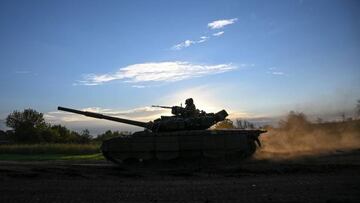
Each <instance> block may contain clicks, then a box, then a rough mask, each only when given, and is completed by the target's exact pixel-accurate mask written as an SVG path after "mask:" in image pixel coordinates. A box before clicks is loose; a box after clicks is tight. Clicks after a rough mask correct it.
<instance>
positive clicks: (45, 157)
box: [0, 153, 104, 161]
mask: <svg viewBox="0 0 360 203" xmlns="http://www.w3.org/2000/svg"><path fill="white" fill-rule="evenodd" d="M0 160H1V161H56V160H57V161H61V160H62V161H77V160H104V157H103V155H102V154H101V153H97V154H85V155H84V154H80V155H66V154H30V155H29V154H28V155H25V154H0Z"/></svg>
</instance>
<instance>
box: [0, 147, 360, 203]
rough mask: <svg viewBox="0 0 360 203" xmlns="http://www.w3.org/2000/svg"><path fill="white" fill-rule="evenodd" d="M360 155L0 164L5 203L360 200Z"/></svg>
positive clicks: (0, 186)
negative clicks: (221, 161)
mask: <svg viewBox="0 0 360 203" xmlns="http://www.w3.org/2000/svg"><path fill="white" fill-rule="evenodd" d="M359 161H360V151H352V152H342V153H337V154H331V155H324V156H318V157H307V158H302V159H297V160H291V161H290V160H285V161H284V160H283V161H276V162H275V161H269V160H248V161H244V162H242V163H241V164H237V165H230V166H224V165H222V164H221V165H220V166H219V165H216V166H212V165H207V166H204V165H197V164H186V165H182V164H179V163H177V164H175V165H174V164H165V165H155V166H154V165H150V166H129V167H126V168H122V167H118V166H114V165H112V164H111V163H108V162H105V161H92V162H5V161H1V162H0V201H1V202H100V201H101V202H119V201H121V202H359V201H360V176H359V175H360V162H359Z"/></svg>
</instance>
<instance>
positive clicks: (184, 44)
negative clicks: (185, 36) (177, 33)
mask: <svg viewBox="0 0 360 203" xmlns="http://www.w3.org/2000/svg"><path fill="white" fill-rule="evenodd" d="M209 39H210V37H207V36H201V37H200V39H199V40H197V41H193V40H185V41H183V42H181V43H179V44H175V45H174V46H173V47H172V48H171V49H172V50H180V49H183V48H186V47H189V46H191V45H193V44H199V43H203V42H206V41H207V40H209Z"/></svg>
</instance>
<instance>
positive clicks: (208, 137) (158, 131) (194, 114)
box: [58, 99, 265, 163]
mask: <svg viewBox="0 0 360 203" xmlns="http://www.w3.org/2000/svg"><path fill="white" fill-rule="evenodd" d="M188 100H189V99H188ZM188 100H187V103H186V104H187V105H186V107H182V106H172V107H168V106H153V107H159V108H166V109H171V111H172V114H173V116H161V117H160V118H158V119H156V120H154V121H150V122H140V121H134V120H129V119H123V118H118V117H112V116H107V115H103V114H98V113H93V112H88V111H79V110H75V109H70V108H64V107H60V106H59V107H58V110H61V111H67V112H71V113H76V114H81V115H85V116H89V117H93V118H98V119H105V120H110V121H115V122H120V123H126V124H129V125H135V126H139V127H143V128H145V130H144V131H139V132H135V133H133V134H132V135H131V136H123V137H115V138H111V139H109V140H105V141H104V142H103V143H102V145H101V151H102V153H103V155H104V157H105V158H106V159H108V160H110V161H113V162H115V163H123V162H126V161H128V160H132V161H133V160H138V161H146V160H156V159H157V160H171V159H177V158H221V157H229V156H231V157H234V155H235V157H248V156H251V155H252V154H253V153H254V152H255V151H256V144H255V143H257V144H258V145H259V146H260V141H259V139H258V137H259V135H260V134H261V133H264V132H265V131H263V130H240V129H226V130H213V129H209V128H210V127H211V126H213V125H214V124H216V123H218V122H220V121H223V120H225V119H226V117H227V116H228V114H227V112H226V111H225V110H221V111H219V112H217V113H206V112H205V111H200V110H198V109H196V108H195V105H194V104H193V102H192V99H191V101H188Z"/></svg>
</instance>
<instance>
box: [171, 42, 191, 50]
mask: <svg viewBox="0 0 360 203" xmlns="http://www.w3.org/2000/svg"><path fill="white" fill-rule="evenodd" d="M195 43H196V42H195V41H192V40H185V41H183V42H181V43H179V44H175V45H174V46H173V47H172V49H173V50H180V49H182V48H186V47H189V46H191V45H192V44H195Z"/></svg>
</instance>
